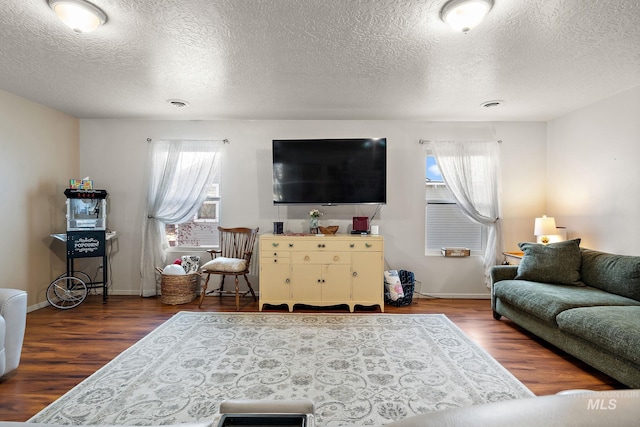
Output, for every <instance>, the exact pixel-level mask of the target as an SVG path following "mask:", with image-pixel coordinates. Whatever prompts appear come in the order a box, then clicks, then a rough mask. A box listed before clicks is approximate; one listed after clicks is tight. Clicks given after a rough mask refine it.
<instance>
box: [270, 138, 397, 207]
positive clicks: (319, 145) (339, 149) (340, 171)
mask: <svg viewBox="0 0 640 427" xmlns="http://www.w3.org/2000/svg"><path fill="white" fill-rule="evenodd" d="M386 202H387V139H386V138H349V139H275V140H273V203H274V204H276V205H278V204H283V205H287V204H307V205H314V204H320V205H342V204H386Z"/></svg>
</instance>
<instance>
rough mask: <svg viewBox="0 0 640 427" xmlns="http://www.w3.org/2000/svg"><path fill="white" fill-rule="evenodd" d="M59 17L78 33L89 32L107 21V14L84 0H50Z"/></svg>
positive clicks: (50, 4)
mask: <svg viewBox="0 0 640 427" xmlns="http://www.w3.org/2000/svg"><path fill="white" fill-rule="evenodd" d="M49 7H50V8H51V9H53V11H54V12H55V13H56V15H57V16H58V18H60V20H61V21H62V22H64V23H65V25H66V26H68V27H69V28H71V29H72V30H73V31H75V32H77V33H89V32H91V31H93V30H95V29H96V28H98V27H99V26H100V25H102V24H104V23H105V22H107V14H106V13H104V12H103V11H102V10H101V9H100V8H98V7H97V6H94V5H93V4H91V3H89V2H87V1H84V0H49Z"/></svg>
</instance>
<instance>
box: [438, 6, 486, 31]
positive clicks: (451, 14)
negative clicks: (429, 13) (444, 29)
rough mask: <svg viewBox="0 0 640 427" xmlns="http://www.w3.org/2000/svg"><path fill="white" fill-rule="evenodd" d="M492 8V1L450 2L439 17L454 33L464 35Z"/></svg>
mask: <svg viewBox="0 0 640 427" xmlns="http://www.w3.org/2000/svg"><path fill="white" fill-rule="evenodd" d="M492 6H493V0H450V1H449V2H448V3H446V4H445V5H444V7H443V8H442V11H441V12H440V17H441V18H442V20H443V21H444V22H446V23H447V24H449V26H450V27H451V28H453V29H454V30H455V31H462V32H464V33H466V32H467V31H469V30H470V29H472V28H474V27H475V26H477V25H478V24H479V23H480V22H482V20H483V19H484V17H485V16H486V15H487V13H489V10H491V7H492Z"/></svg>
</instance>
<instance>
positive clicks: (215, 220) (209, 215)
mask: <svg viewBox="0 0 640 427" xmlns="http://www.w3.org/2000/svg"><path fill="white" fill-rule="evenodd" d="M216 171H218V172H217V173H216V176H215V178H214V183H213V184H212V185H211V187H210V188H209V192H208V194H207V198H206V199H205V200H204V202H202V205H201V206H200V208H199V209H198V211H197V212H196V214H195V215H194V216H193V219H191V220H189V221H186V222H183V223H182V224H167V225H166V232H167V239H168V240H169V246H172V247H207V248H217V247H219V246H220V239H219V232H218V225H220V168H219V167H216Z"/></svg>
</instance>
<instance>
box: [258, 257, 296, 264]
mask: <svg viewBox="0 0 640 427" xmlns="http://www.w3.org/2000/svg"><path fill="white" fill-rule="evenodd" d="M289 263H291V258H289V257H288V256H286V257H268V256H263V257H260V264H261V265H266V264H289Z"/></svg>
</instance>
